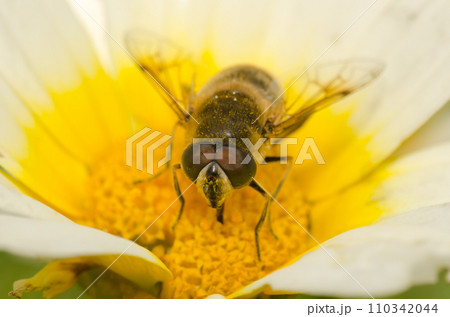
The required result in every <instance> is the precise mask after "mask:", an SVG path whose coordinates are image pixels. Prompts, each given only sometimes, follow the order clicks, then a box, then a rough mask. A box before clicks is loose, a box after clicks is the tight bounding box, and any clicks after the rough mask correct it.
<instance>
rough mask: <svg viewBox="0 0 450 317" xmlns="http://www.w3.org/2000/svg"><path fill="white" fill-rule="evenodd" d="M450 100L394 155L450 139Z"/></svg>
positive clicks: (411, 151)
mask: <svg viewBox="0 0 450 317" xmlns="http://www.w3.org/2000/svg"><path fill="white" fill-rule="evenodd" d="M449 123H450V102H448V103H447V104H446V105H445V106H444V107H443V108H442V109H441V110H439V112H437V113H436V114H435V115H434V116H433V117H432V118H431V119H430V120H429V121H428V122H427V123H426V124H425V125H424V126H422V127H421V128H420V129H419V130H417V131H416V132H415V133H414V134H413V135H412V136H411V137H410V138H409V139H407V140H406V142H405V143H404V144H403V145H402V146H401V147H400V148H398V149H397V151H396V152H395V153H394V156H397V155H404V154H408V153H413V152H414V151H418V150H420V149H424V148H427V147H430V146H435V145H437V144H439V143H444V142H449V141H450V129H449V128H448V126H449Z"/></svg>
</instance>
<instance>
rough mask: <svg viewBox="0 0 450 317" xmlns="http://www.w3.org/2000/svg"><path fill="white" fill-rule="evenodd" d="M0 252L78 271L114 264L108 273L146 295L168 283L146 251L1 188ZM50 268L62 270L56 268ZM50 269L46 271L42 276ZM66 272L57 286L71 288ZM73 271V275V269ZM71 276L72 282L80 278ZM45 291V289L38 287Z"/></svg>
mask: <svg viewBox="0 0 450 317" xmlns="http://www.w3.org/2000/svg"><path fill="white" fill-rule="evenodd" d="M0 250H1V251H6V252H10V253H13V254H16V255H19V256H23V257H30V258H38V259H41V260H45V261H55V260H68V261H69V262H68V263H70V261H72V260H73V261H75V263H80V264H81V266H80V267H82V268H83V270H84V269H88V268H90V267H92V266H93V265H100V266H104V267H108V266H109V265H110V264H112V263H113V262H114V265H112V266H111V267H110V269H111V270H112V271H114V272H116V273H118V274H120V275H122V276H124V277H125V278H128V279H129V280H131V281H132V282H134V283H136V284H137V285H139V286H141V287H142V288H143V289H145V290H149V289H151V288H152V287H153V286H154V284H155V283H156V282H158V281H165V280H168V279H170V278H171V273H170V272H169V271H168V269H167V268H166V266H165V265H164V264H163V263H162V262H161V261H160V260H159V259H158V258H157V257H156V256H154V255H153V254H152V253H151V252H150V251H148V250H147V249H145V248H143V247H141V246H139V245H137V244H135V243H134V242H132V241H129V240H126V239H123V238H120V237H117V236H113V235H110V234H108V233H105V232H103V231H100V230H97V229H94V228H90V227H86V226H80V225H77V224H75V223H73V222H72V221H70V220H69V219H67V218H65V217H63V216H61V215H59V214H58V213H56V212H55V211H54V210H52V209H50V208H48V207H47V206H45V205H43V204H41V203H39V202H37V201H35V200H33V199H31V198H29V197H27V196H25V195H23V194H20V193H18V192H17V191H16V190H15V189H14V188H11V187H7V186H6V185H1V184H0ZM119 256H120V257H119ZM77 259H78V260H77ZM84 262H85V263H86V264H85V266H83V263H84ZM54 268H56V269H61V268H59V267H58V266H57V265H55V266H54ZM54 268H49V269H48V270H47V273H49V272H50V273H51V272H52V271H53V269H54ZM65 270H66V271H67V272H66V273H67V278H68V279H69V280H68V281H65V282H61V283H62V284H63V283H68V284H69V285H70V283H73V282H74V281H75V280H76V279H75V280H74V281H72V279H73V277H72V278H70V277H71V276H72V275H70V274H68V273H70V272H69V271H70V266H66V268H65ZM74 270H77V268H76V267H75V266H74ZM75 272H76V276H77V275H78V274H79V273H80V271H75ZM47 273H46V274H47ZM56 278H58V277H57V276H56ZM43 281H44V282H45V279H44V280H43ZM21 283H22V282H21ZM21 283H19V284H21ZM48 283H50V282H48ZM45 286H48V285H41V286H40V287H45Z"/></svg>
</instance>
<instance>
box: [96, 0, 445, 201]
mask: <svg viewBox="0 0 450 317" xmlns="http://www.w3.org/2000/svg"><path fill="white" fill-rule="evenodd" d="M372 3H373V1H351V0H349V1H328V0H321V1H314V2H311V1H281V2H277V3H276V5H274V4H273V3H272V2H264V1H263V2H253V1H245V2H243V1H227V2H219V1H218V2H214V1H211V2H208V4H206V5H205V3H204V2H196V1H187V2H186V1H170V2H164V3H162V2H160V1H150V2H145V3H144V2H141V1H130V2H127V3H126V4H125V3H124V2H121V1H108V2H105V6H106V13H107V18H108V19H107V22H109V24H108V25H107V27H108V30H109V31H110V32H111V34H112V35H113V37H114V38H115V40H116V41H118V42H120V43H124V39H125V36H126V34H127V33H129V32H132V31H133V30H136V29H138V30H139V29H141V30H142V29H145V30H150V31H151V32H154V33H156V34H158V35H159V36H162V37H163V38H168V39H170V40H174V41H176V43H177V44H179V46H181V47H183V48H185V49H186V50H188V51H191V52H194V54H193V55H194V56H196V54H195V52H199V51H202V49H203V50H205V49H206V50H207V51H208V53H211V55H212V57H213V58H214V59H215V62H216V64H217V66H218V67H219V68H221V67H224V66H225V65H229V64H233V63H234V64H235V63H246V62H250V63H255V64H258V65H261V66H263V67H265V68H268V69H269V70H270V71H272V72H273V73H274V74H275V75H277V76H279V78H280V79H281V80H282V81H286V83H287V80H288V79H290V78H292V77H296V76H297V75H299V74H301V73H302V71H303V70H304V69H305V68H306V67H307V66H308V65H310V63H311V62H312V61H313V60H314V59H315V58H316V57H318V56H319V55H320V54H321V53H322V52H323V51H324V50H325V49H326V48H327V47H328V46H329V45H330V44H331V43H332V42H333V41H334V40H335V39H336V38H338V36H339V35H340V34H342V33H343V32H344V31H345V30H346V28H347V27H348V26H349V25H350V24H351V23H352V22H353V21H355V19H356V18H357V17H358V16H360V14H361V13H362V12H363V11H364V10H365V9H367V8H368V7H369V5H370V4H372ZM449 9H450V8H449V3H448V2H446V1H433V2H429V1H427V0H419V1H414V2H411V1H404V0H403V1H387V2H386V1H378V2H377V3H375V4H374V5H373V6H372V7H370V9H368V10H367V12H366V13H365V14H364V15H363V16H361V18H360V19H359V20H358V21H357V22H356V23H354V25H352V27H350V28H349V29H348V31H347V32H345V34H344V35H343V36H342V38H340V39H339V40H338V41H337V42H336V43H335V44H334V45H333V46H332V47H331V48H330V50H329V51H327V52H326V54H325V55H324V56H323V57H322V58H321V60H320V61H321V62H325V61H326V60H339V59H352V58H357V57H371V58H374V59H377V60H380V61H382V62H384V63H385V64H386V69H385V71H384V72H383V74H382V75H381V77H380V78H379V79H377V81H376V82H375V83H374V84H372V85H370V86H369V87H367V88H366V89H363V90H362V91H361V92H360V93H357V94H356V95H355V96H354V97H353V98H350V99H347V102H344V103H341V105H340V106H336V107H334V108H332V109H331V110H330V115H329V117H330V116H331V117H333V116H334V117H337V116H339V115H340V114H342V113H343V111H344V114H345V116H344V117H345V122H344V124H342V125H339V124H337V125H331V124H329V122H327V123H326V126H325V124H323V123H322V124H321V120H323V118H324V116H320V115H316V116H314V117H313V118H312V119H311V120H310V122H308V123H307V126H308V125H310V126H317V129H312V130H311V131H312V132H313V133H317V130H321V133H320V134H321V137H322V138H323V139H326V140H336V141H335V142H334V143H333V145H332V148H333V149H334V150H333V151H334V152H333V153H331V154H330V155H328V156H327V157H325V161H326V162H327V165H326V167H322V166H321V167H317V168H316V169H315V170H314V173H309V172H307V175H306V176H305V178H308V186H306V188H304V190H305V191H306V195H308V196H309V197H310V198H311V199H318V198H321V197H324V196H326V195H329V194H331V193H333V192H335V191H337V190H338V189H339V188H342V187H343V186H346V185H348V184H351V183H353V182H355V181H356V180H358V179H359V178H360V177H361V176H362V175H365V174H366V173H368V172H370V171H371V170H372V169H373V168H374V166H375V165H376V164H378V163H379V162H380V161H382V160H383V159H385V158H386V157H388V156H389V155H390V154H391V153H392V152H393V151H394V150H395V149H396V148H397V147H398V146H400V145H401V143H402V142H404V141H405V140H406V139H407V138H408V137H409V136H410V135H412V134H413V133H414V132H415V131H416V130H417V129H418V128H419V127H420V126H422V125H423V124H424V123H425V122H426V121H427V120H428V119H429V118H430V117H432V116H433V114H435V113H436V112H437V111H438V110H439V109H440V108H441V107H442V106H443V105H444V104H445V102H446V101H447V100H448V99H449V98H450V90H449V89H448V87H447V85H445V83H448V82H450V72H448V71H444V70H446V69H450V59H449V58H448V56H449V55H450V47H449V46H448V45H446V43H447V42H448V38H449V36H450V34H449V30H450V19H448V15H447V14H445V13H446V12H448V10H449ZM192 21H193V23H192V24H190V23H189V22H192ZM111 48H112V51H113V54H114V59H115V60H116V61H117V60H120V61H121V62H120V63H118V67H125V66H124V65H130V64H131V61H129V58H128V57H127V56H126V54H124V52H123V51H122V49H120V48H118V47H117V45H116V44H115V43H113V42H111ZM127 59H128V63H126V62H124V60H127ZM286 86H287V84H286ZM362 100H363V101H362ZM355 104H358V107H356V110H348V108H349V107H348V106H349V105H355ZM350 108H351V109H354V107H353V108H352V107H350ZM345 111H352V114H351V116H350V118H349V119H348V118H347V116H346V115H347V114H346V113H345ZM329 117H326V118H328V119H330V118H329ZM331 119H332V118H331ZM347 121H348V123H347ZM330 126H331V127H330ZM348 126H349V127H350V129H348ZM305 128H306V127H305ZM346 129H348V130H346ZM343 130H345V131H343ZM308 131H309V130H308ZM340 133H341V134H342V135H344V136H345V135H347V134H354V135H355V136H354V137H353V139H349V138H346V137H342V138H339V137H337V136H336V134H340ZM314 136H315V135H306V137H314ZM300 137H303V135H302V134H300ZM324 143H326V142H324ZM318 147H319V148H320V147H321V144H318ZM359 151H369V153H368V155H366V156H363V155H358V152H359ZM344 165H345V166H352V167H353V172H352V173H349V171H348V169H346V168H343V166H344ZM311 174H314V177H309V176H310V175H311ZM350 174H351V175H350ZM324 183H326V184H327V185H328V186H327V188H326V189H324V188H323V186H321V184H324Z"/></svg>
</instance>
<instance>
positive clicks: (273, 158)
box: [265, 156, 293, 240]
mask: <svg viewBox="0 0 450 317" xmlns="http://www.w3.org/2000/svg"><path fill="white" fill-rule="evenodd" d="M265 161H266V162H267V163H274V162H280V161H287V164H288V166H287V168H286V170H285V171H284V174H283V177H282V178H281V180H280V182H279V183H278V186H277V188H276V189H275V192H274V193H273V194H272V198H271V199H270V202H269V207H268V210H267V218H268V219H267V221H268V222H269V229H270V233H271V234H272V236H273V237H274V238H275V239H277V240H278V237H277V235H276V234H275V232H274V231H273V227H272V221H271V208H270V203H271V202H272V200H273V198H275V197H276V196H277V195H278V192H279V191H280V190H281V187H282V186H283V184H284V181H285V180H286V178H287V176H288V174H289V171H290V170H291V167H292V162H293V160H292V157H291V156H287V157H280V156H268V157H266V158H265Z"/></svg>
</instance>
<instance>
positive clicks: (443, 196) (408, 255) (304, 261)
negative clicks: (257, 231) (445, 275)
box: [239, 142, 450, 296]
mask: <svg viewBox="0 0 450 317" xmlns="http://www.w3.org/2000/svg"><path fill="white" fill-rule="evenodd" d="M379 179H382V180H383V181H382V183H381V185H378V187H376V188H375V189H374V190H373V191H371V192H369V194H367V195H366V194H365V193H366V190H367V188H371V187H370V186H371V183H372V182H374V184H378V180H379ZM449 187H450V142H448V143H445V144H441V145H439V146H435V147H431V148H429V149H426V150H423V151H421V152H417V153H413V154H409V155H405V156H404V157H400V158H398V159H396V160H393V161H392V162H389V163H386V164H385V165H383V166H381V167H380V168H379V169H377V170H376V171H375V172H374V173H373V174H372V175H371V176H370V177H367V178H366V179H365V180H364V181H362V182H360V183H358V184H356V185H354V186H352V187H351V188H349V189H348V190H346V191H343V192H341V193H340V194H339V195H337V197H334V198H332V199H330V200H329V201H325V202H322V203H320V204H318V205H317V206H315V207H314V209H313V210H312V213H311V215H310V217H311V222H312V223H313V224H316V225H313V226H312V228H311V231H310V232H311V234H312V236H314V237H315V238H316V239H318V240H319V241H324V240H326V239H329V240H327V241H326V242H324V243H323V246H324V247H325V248H326V251H327V252H328V253H330V254H331V255H332V256H333V258H335V259H336V260H337V262H339V264H340V265H342V266H343V267H344V268H345V270H347V271H348V272H349V273H350V274H351V275H352V276H353V277H354V278H355V279H356V280H357V281H359V282H360V283H361V285H363V287H365V288H367V289H368V291H369V292H370V293H371V294H372V295H373V296H388V295H392V294H394V293H397V292H401V291H405V290H406V289H408V288H409V287H411V286H413V285H416V284H420V283H433V282H435V281H436V279H437V272H438V271H439V270H440V269H442V268H445V267H450V234H449V232H448V230H447V229H448V227H449V226H450V195H449V194H448V188H449ZM358 193H359V195H360V196H361V197H362V198H361V199H359V198H360V197H358ZM352 198H353V199H352ZM373 209H375V210H382V211H384V213H383V214H382V219H381V220H379V222H377V223H375V224H373V225H370V226H366V227H362V228H358V229H354V230H350V231H347V232H343V231H346V230H345V228H336V227H337V224H336V223H337V222H342V223H343V225H344V226H345V225H346V223H350V224H351V223H352V222H354V221H355V219H353V218H356V217H367V214H369V213H370V212H371V211H373ZM341 210H344V211H342V212H341ZM345 217H351V218H345ZM343 219H347V220H345V221H344V220H343ZM321 223H322V224H323V225H317V224H321ZM319 227H320V228H319ZM299 230H301V228H299ZM333 230H337V232H333ZM347 230H348V229H347ZM342 232H343V233H342ZM336 234H338V235H337V236H335V237H333V235H336ZM327 252H325V251H324V250H323V249H321V248H318V249H316V250H313V251H311V252H309V253H307V254H306V255H304V256H303V257H301V258H300V259H299V260H298V261H297V262H295V263H294V264H292V265H290V266H288V267H286V268H283V269H280V270H279V271H277V272H275V273H273V274H271V275H269V276H268V277H266V278H263V279H261V280H260V281H257V282H255V283H253V284H252V285H251V286H250V287H249V288H245V289H244V290H243V291H242V292H239V294H248V293H250V292H254V291H257V290H258V289H259V288H261V287H263V286H265V285H270V288H271V289H272V290H270V291H268V292H272V291H273V293H277V292H278V293H283V292H288V293H310V294H319V295H330V296H367V294H365V291H364V289H363V288H362V287H361V286H359V285H358V284H357V283H356V282H355V281H353V280H352V278H350V277H349V275H348V274H347V273H346V272H345V270H344V269H342V268H341V267H340V265H339V264H337V263H336V262H335V261H334V260H333V258H331V257H330V256H329V255H328V254H327ZM239 296H240V295H239Z"/></svg>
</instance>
